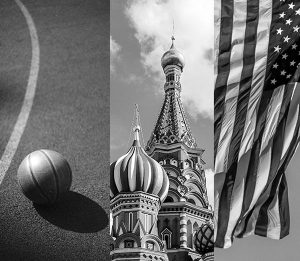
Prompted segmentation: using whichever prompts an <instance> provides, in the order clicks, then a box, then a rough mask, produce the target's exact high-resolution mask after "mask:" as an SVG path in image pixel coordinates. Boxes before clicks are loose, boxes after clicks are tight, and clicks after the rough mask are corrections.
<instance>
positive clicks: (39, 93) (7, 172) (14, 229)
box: [0, 0, 110, 261]
mask: <svg viewBox="0 0 300 261" xmlns="http://www.w3.org/2000/svg"><path fill="white" fill-rule="evenodd" d="M109 8H110V5H109V1H108V0H105V1H97V0H90V1H85V0H64V1H60V0H43V1H32V0H3V1H2V0H1V1H0V260H3V261H6V260H8V261H17V260H25V261H27V260H34V261H35V260H103V261H106V260H109V240H110V236H109V196H108V195H109V177H108V173H109V138H108V137H109V62H110V61H109Z"/></svg>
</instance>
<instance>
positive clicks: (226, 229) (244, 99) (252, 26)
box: [217, 0, 258, 240]
mask: <svg viewBox="0 0 300 261" xmlns="http://www.w3.org/2000/svg"><path fill="white" fill-rule="evenodd" d="M243 5H244V6H243ZM257 6H258V0H257V1H251V2H250V1H249V2H248V3H247V5H246V6H245V4H244V3H243V2H241V5H238V4H237V5H236V6H235V10H234V14H235V16H236V17H237V24H238V25H239V28H238V31H242V32H243V35H241V36H240V37H241V38H239V39H236V38H234V37H233V41H235V42H238V41H241V40H242V38H244V41H242V42H244V46H242V52H241V58H239V57H237V59H240V60H241V61H242V64H241V65H240V69H241V72H240V73H241V76H240V79H236V80H237V81H238V83H237V85H239V88H238V87H235V86H233V87H234V88H235V89H236V90H237V91H238V95H237V96H236V97H235V99H234V104H235V107H236V109H235V108H234V107H233V106H232V107H231V110H232V111H235V115H234V116H232V115H230V114H228V113H227V112H226V111H225V115H229V117H230V119H231V121H232V125H231V126H230V127H231V130H230V133H232V135H231V136H230V138H228V143H223V144H222V146H224V148H229V151H228V154H227V155H228V165H229V166H231V168H230V170H228V171H227V176H226V180H225V183H228V181H229V180H234V181H235V182H234V183H228V184H230V185H231V187H229V186H227V187H226V189H225V188H224V187H223V191H222V194H223V193H225V196H223V195H224V194H223V195H221V199H224V198H226V197H228V198H229V199H231V200H230V201H227V200H222V202H221V206H222V209H223V208H224V209H230V210H231V211H230V212H229V213H228V212H227V211H222V210H221V211H220V212H219V220H222V225H221V226H220V228H221V229H222V230H221V231H219V236H221V237H223V236H224V234H225V233H226V234H225V238H228V240H230V237H231V234H232V231H233V229H234V227H235V222H236V221H237V219H238V217H239V214H237V213H236V211H235V209H234V208H232V207H231V206H232V205H233V204H234V202H232V201H235V200H236V199H235V198H232V197H231V194H232V191H233V190H235V189H236V187H240V182H239V181H238V180H236V168H237V164H234V163H235V162H237V157H238V151H239V146H240V141H241V138H242V132H241V131H240V130H242V129H243V128H244V124H245V116H246V113H247V104H248V100H249V96H250V90H251V79H252V72H253V67H254V59H255V49H256V36H257V32H256V30H257V26H258V20H257V19H255V17H256V16H257V15H258V8H257ZM241 13H242V14H245V15H246V16H245V17H244V16H242V15H241ZM235 16H234V20H235ZM241 21H243V23H242V22H241ZM240 45H241V44H240ZM231 63H232V62H231ZM232 99H233V98H232ZM228 129H229V128H228ZM228 129H227V130H226V132H227V133H226V134H227V135H228ZM228 136H229V135H228ZM220 137H221V138H222V137H223V136H222V131H221V136H220ZM230 139H231V140H230ZM218 153H219V152H218ZM220 154H222V155H224V153H223V152H222V151H220ZM227 155H224V156H225V157H226V156H227ZM218 160H220V159H218V158H217V161H218ZM221 164H222V162H221ZM224 165H225V164H224ZM225 167H226V166H225ZM225 170H226V169H223V170H222V171H225ZM217 171H218V169H217ZM233 194H235V191H234V192H233ZM239 196H240V195H239ZM228 220H231V221H233V222H230V223H228Z"/></svg>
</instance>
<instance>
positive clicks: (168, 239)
mask: <svg viewBox="0 0 300 261" xmlns="http://www.w3.org/2000/svg"><path fill="white" fill-rule="evenodd" d="M161 236H162V240H163V241H164V242H165V245H166V248H171V246H172V232H171V231H170V230H169V229H167V228H165V229H164V230H163V231H162V232H161Z"/></svg>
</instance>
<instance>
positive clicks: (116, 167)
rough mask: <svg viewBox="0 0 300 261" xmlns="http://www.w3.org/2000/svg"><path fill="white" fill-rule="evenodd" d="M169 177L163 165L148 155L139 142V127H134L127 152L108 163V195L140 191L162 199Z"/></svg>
mask: <svg viewBox="0 0 300 261" xmlns="http://www.w3.org/2000/svg"><path fill="white" fill-rule="evenodd" d="M168 190H169V178H168V176H167V174H166V172H165V170H164V169H163V167H162V166H161V165H160V164H159V163H158V162H157V161H155V160H154V159H152V158H151V157H149V156H148V155H147V154H146V152H145V151H144V149H143V148H142V147H141V144H140V127H139V126H138V125H137V126H136V127H135V128H134V141H133V144H132V146H131V147H130V149H129V151H128V152H127V154H125V155H124V156H122V157H121V158H119V159H118V160H117V161H115V162H114V163H112V164H111V165H110V196H111V197H112V198H113V197H115V196H116V195H117V194H118V193H121V192H135V191H141V192H145V193H149V194H153V195H157V196H158V197H159V198H160V200H161V202H163V201H164V199H165V198H166V196H167V194H168Z"/></svg>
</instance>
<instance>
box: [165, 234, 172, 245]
mask: <svg viewBox="0 0 300 261" xmlns="http://www.w3.org/2000/svg"><path fill="white" fill-rule="evenodd" d="M170 236H171V235H168V234H165V235H164V241H165V242H166V247H167V248H171V246H170V245H171V239H170Z"/></svg>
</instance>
